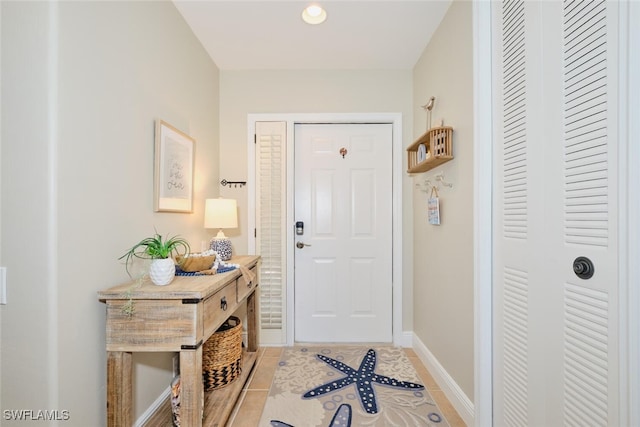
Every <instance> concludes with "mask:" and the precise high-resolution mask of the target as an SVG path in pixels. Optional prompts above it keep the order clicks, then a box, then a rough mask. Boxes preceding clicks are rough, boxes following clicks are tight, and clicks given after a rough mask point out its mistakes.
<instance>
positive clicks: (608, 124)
mask: <svg viewBox="0 0 640 427" xmlns="http://www.w3.org/2000/svg"><path fill="white" fill-rule="evenodd" d="M617 13H618V11H617V9H616V4H615V3H614V2H586V1H575V2H565V3H561V2H522V1H508V2H504V3H502V4H500V5H498V4H496V8H495V10H494V15H493V18H494V28H495V29H496V31H495V33H494V34H496V35H497V37H496V38H495V40H494V52H495V53H496V55H495V57H494V65H495V68H494V69H495V70H496V85H495V87H496V91H495V93H494V105H495V112H496V114H495V117H496V119H495V123H494V131H495V132H494V135H495V138H496V140H497V141H496V144H495V145H494V147H495V150H494V152H495V159H494V161H495V162H494V165H495V181H494V186H495V191H494V195H495V197H494V224H495V227H494V251H495V252H494V260H495V261H494V309H495V310H494V343H493V346H494V420H495V424H496V425H499V426H503V425H504V426H545V427H547V426H558V425H569V426H586V425H596V426H606V425H610V426H617V425H619V414H618V405H619V399H618V396H619V390H618V388H619V384H620V380H619V378H620V375H621V372H620V369H619V366H618V360H619V348H620V342H619V338H618V334H619V330H618V323H619V309H618V295H619V289H618V253H617V237H616V236H617V233H618V230H617V214H618V201H617V196H616V195H617V192H618V182H617V173H616V171H617V158H618V157H617V156H618V153H617V143H618V141H617V135H616V129H617V125H618V115H617V102H618V101H617V95H616V93H617V90H618V86H617V81H616V76H617V61H618V58H617V57H616V52H617V41H616V37H615V36H616V33H617V26H616V22H617ZM579 256H585V257H588V258H589V259H590V260H591V261H592V262H593V264H594V266H595V274H594V275H593V277H592V278H590V279H588V280H584V279H581V278H578V277H577V276H576V275H575V274H574V271H573V261H574V259H576V258H577V257H579Z"/></svg>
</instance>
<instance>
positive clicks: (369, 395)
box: [302, 349, 424, 414]
mask: <svg viewBox="0 0 640 427" xmlns="http://www.w3.org/2000/svg"><path fill="white" fill-rule="evenodd" d="M316 357H317V358H318V359H320V360H322V361H323V362H325V363H326V364H328V365H329V366H331V367H332V368H334V369H337V370H338V371H340V372H342V373H343V374H345V375H346V376H345V377H343V378H340V379H338V380H336V381H331V382H328V383H326V384H323V385H321V386H320V387H316V388H314V389H313V390H309V391H308V392H306V393H305V394H304V395H303V396H302V397H303V398H305V399H310V398H314V397H318V396H322V395H324V394H327V393H331V392H334V391H336V390H340V389H341V388H344V387H347V386H350V385H351V384H355V386H356V391H357V392H358V396H359V397H360V403H361V404H362V407H363V409H364V410H365V411H366V412H367V413H368V414H377V413H378V404H377V403H376V394H375V392H374V390H373V384H374V383H375V384H380V385H383V386H387V387H395V388H400V389H413V390H424V386H423V385H422V384H416V383H410V382H407V381H400V380H397V379H395V378H390V377H386V376H384V375H379V374H376V373H375V372H374V371H375V369H376V352H375V350H373V349H369V350H368V351H367V354H366V355H365V356H364V358H363V359H362V362H361V363H360V367H359V368H358V370H355V369H353V368H351V367H349V366H347V365H345V364H344V363H342V362H340V361H338V360H335V359H332V358H330V357H327V356H323V355H322V354H316Z"/></svg>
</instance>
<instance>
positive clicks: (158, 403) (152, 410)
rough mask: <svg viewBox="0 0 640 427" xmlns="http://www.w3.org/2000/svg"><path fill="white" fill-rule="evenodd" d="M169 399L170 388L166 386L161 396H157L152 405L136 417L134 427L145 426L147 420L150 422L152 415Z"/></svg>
mask: <svg viewBox="0 0 640 427" xmlns="http://www.w3.org/2000/svg"><path fill="white" fill-rule="evenodd" d="M169 399H171V386H168V387H167V388H166V389H165V390H164V391H163V392H162V394H160V396H158V398H157V399H156V400H154V401H153V403H152V404H151V405H150V406H149V407H148V408H147V410H146V411H144V412H143V413H142V414H141V415H140V416H139V417H138V419H137V420H136V422H135V424H134V426H135V427H142V426H144V425H145V424H147V423H148V422H149V420H151V417H152V416H153V414H155V413H156V412H157V411H158V410H159V409H160V408H161V407H162V406H163V405H164V403H165V402H166V401H167V400H169Z"/></svg>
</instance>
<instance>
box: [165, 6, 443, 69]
mask: <svg viewBox="0 0 640 427" xmlns="http://www.w3.org/2000/svg"><path fill="white" fill-rule="evenodd" d="M173 2H174V4H175V5H176V7H177V9H178V11H179V12H180V13H181V14H182V16H183V17H184V19H185V21H186V22H187V24H188V25H189V26H190V27H191V28H192V30H193V32H194V34H195V35H196V37H198V39H199V40H200V42H201V43H202V45H203V46H204V48H205V49H206V50H207V52H208V53H209V55H210V56H211V58H212V59H213V61H214V62H215V63H216V65H217V66H218V67H219V68H220V69H222V70H262V69H264V70H270V69H271V70H275V69H294V70H299V69H315V70H318V69H325V70H326V69H332V70H334V69H335V70H344V69H412V68H413V66H414V65H415V63H416V61H417V60H418V58H419V57H420V55H421V54H422V52H423V51H424V48H425V47H426V46H427V43H428V42H429V39H430V38H431V35H432V34H433V32H434V31H435V29H436V28H437V26H438V24H439V23H440V21H441V20H442V17H443V16H444V14H445V13H446V11H447V8H448V7H449V4H450V0H410V1H406V0H355V1H350V0H333V1H317V2H315V3H316V4H320V5H321V6H323V7H324V8H325V10H326V11H327V15H328V17H327V20H326V21H325V22H324V23H323V24H320V25H309V24H306V23H305V22H303V21H302V19H301V14H302V10H303V9H304V7H306V6H307V5H309V4H310V3H311V0H310V1H308V2H307V1H304V0H295V1H280V0H259V1H248V0H189V1H188V0H173Z"/></svg>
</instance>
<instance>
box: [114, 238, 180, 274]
mask: <svg viewBox="0 0 640 427" xmlns="http://www.w3.org/2000/svg"><path fill="white" fill-rule="evenodd" d="M189 250H190V247H189V243H188V242H187V241H186V240H185V239H183V238H181V237H178V236H174V237H167V238H163V237H162V236H161V235H160V234H158V233H157V232H156V233H155V234H154V235H153V237H147V238H146V239H143V240H141V241H139V242H138V243H136V244H135V245H134V246H133V247H132V248H131V249H129V250H128V251H127V252H126V253H125V254H124V255H122V256H121V257H120V258H118V259H124V260H125V265H126V269H127V273H129V265H130V264H131V262H133V260H134V258H142V259H151V260H153V261H152V262H151V266H150V267H149V277H150V278H151V281H152V282H153V283H154V284H156V285H159V286H163V285H168V284H169V283H171V281H172V280H173V278H174V277H175V274H176V267H175V263H174V261H173V258H172V255H174V254H175V255H185V254H188V253H189ZM129 275H131V274H130V273H129Z"/></svg>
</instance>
